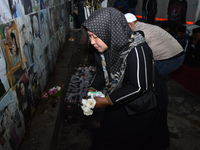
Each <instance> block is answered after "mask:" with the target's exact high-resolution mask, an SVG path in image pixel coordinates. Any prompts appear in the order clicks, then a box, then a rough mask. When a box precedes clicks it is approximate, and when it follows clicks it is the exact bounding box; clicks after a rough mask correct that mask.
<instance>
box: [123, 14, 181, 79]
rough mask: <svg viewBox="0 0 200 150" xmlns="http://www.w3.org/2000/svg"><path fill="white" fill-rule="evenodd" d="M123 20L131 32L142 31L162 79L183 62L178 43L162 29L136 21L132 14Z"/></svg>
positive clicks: (126, 15)
mask: <svg viewBox="0 0 200 150" xmlns="http://www.w3.org/2000/svg"><path fill="white" fill-rule="evenodd" d="M125 18H126V20H127V22H128V24H129V26H130V28H131V29H132V31H139V30H140V31H143V33H144V36H145V40H146V42H147V43H148V45H149V47H150V48H151V49H152V52H153V56H154V60H155V63H156V66H157V69H158V70H159V72H160V74H161V75H162V77H166V76H167V75H168V74H169V73H171V72H173V71H174V70H176V69H177V68H178V67H179V66H181V65H182V63H183V61H184V50H183V48H182V47H181V45H180V44H179V43H178V41H177V40H176V39H175V38H174V37H172V36H171V35H170V34H169V33H168V32H166V31H165V30H164V29H162V28H160V27H159V26H156V25H151V24H148V23H143V22H140V21H138V20H137V18H136V16H135V15H133V14H132V13H126V14H125Z"/></svg>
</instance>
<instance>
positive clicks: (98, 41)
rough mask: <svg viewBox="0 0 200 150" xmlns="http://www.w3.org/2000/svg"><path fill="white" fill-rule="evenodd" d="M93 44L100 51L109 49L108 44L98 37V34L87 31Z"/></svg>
mask: <svg viewBox="0 0 200 150" xmlns="http://www.w3.org/2000/svg"><path fill="white" fill-rule="evenodd" d="M87 32H88V35H89V38H90V41H91V44H92V45H93V46H94V48H96V50H97V51H98V52H100V53H103V52H104V51H105V50H107V49H108V46H107V45H106V44H105V43H104V42H103V41H102V40H101V39H100V38H99V37H98V36H96V35H95V34H94V33H93V32H91V31H87Z"/></svg>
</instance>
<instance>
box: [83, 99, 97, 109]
mask: <svg viewBox="0 0 200 150" xmlns="http://www.w3.org/2000/svg"><path fill="white" fill-rule="evenodd" d="M82 104H83V105H84V106H86V107H88V108H94V106H95V105H96V100H95V99H91V98H90V99H88V100H85V99H83V100H82Z"/></svg>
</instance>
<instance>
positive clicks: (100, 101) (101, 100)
mask: <svg viewBox="0 0 200 150" xmlns="http://www.w3.org/2000/svg"><path fill="white" fill-rule="evenodd" d="M94 99H95V100H96V105H95V108H104V107H106V106H108V105H109V103H108V101H107V99H106V98H105V97H95V98H94Z"/></svg>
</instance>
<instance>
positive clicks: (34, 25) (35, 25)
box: [33, 16, 39, 32]
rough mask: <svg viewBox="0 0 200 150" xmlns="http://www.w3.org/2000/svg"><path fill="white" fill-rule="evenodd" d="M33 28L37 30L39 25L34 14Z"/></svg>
mask: <svg viewBox="0 0 200 150" xmlns="http://www.w3.org/2000/svg"><path fill="white" fill-rule="evenodd" d="M33 30H34V31H36V32H38V31H39V27H38V19H37V17H36V16H33Z"/></svg>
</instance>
